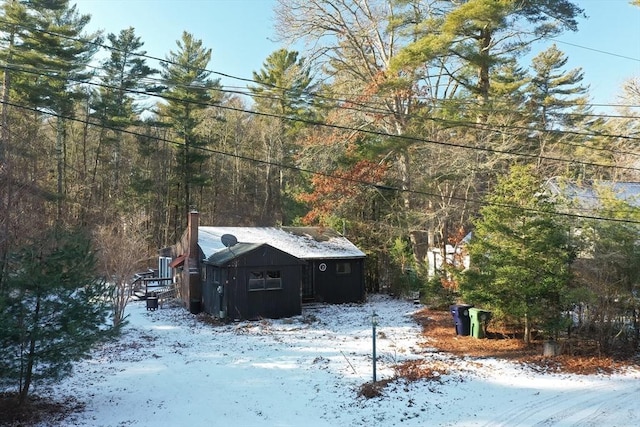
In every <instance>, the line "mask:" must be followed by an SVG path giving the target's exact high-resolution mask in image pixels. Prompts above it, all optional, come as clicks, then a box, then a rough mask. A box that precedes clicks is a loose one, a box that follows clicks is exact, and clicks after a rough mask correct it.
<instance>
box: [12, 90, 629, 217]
mask: <svg viewBox="0 0 640 427" xmlns="http://www.w3.org/2000/svg"><path fill="white" fill-rule="evenodd" d="M0 104H5V105H9V106H12V107H15V108H20V109H23V110H28V111H32V112H37V113H41V114H47V115H49V116H51V117H56V118H59V119H64V120H69V121H74V122H79V123H82V124H91V125H94V126H96V127H100V128H103V129H108V130H113V131H117V132H121V133H123V134H127V135H132V136H135V137H139V138H144V139H151V140H155V141H158V142H166V143H168V144H171V145H173V146H175V147H177V148H181V147H182V146H183V144H182V143H180V142H178V141H175V140H172V139H168V138H163V137H158V136H153V135H149V134H143V133H140V132H135V131H131V130H128V129H119V128H114V127H109V126H102V125H100V124H96V123H93V122H89V121H87V120H82V119H78V118H75V117H72V116H65V115H62V114H57V113H53V112H47V111H42V110H40V109H38V108H35V107H29V106H24V105H20V104H16V103H13V102H2V101H0ZM192 148H193V149H198V150H200V151H204V152H207V153H211V154H216V155H221V156H226V157H231V158H235V159H238V160H245V161H248V162H251V163H257V164H263V165H270V166H276V167H280V168H283V169H288V170H292V171H295V172H299V173H307V174H310V175H316V176H323V177H326V178H330V179H333V180H338V181H344V182H349V183H351V184H358V185H363V186H366V187H370V188H374V189H376V190H379V191H394V192H397V193H408V194H416V195H420V196H426V197H435V198H441V197H442V195H441V194H437V193H430V192H427V191H420V190H408V189H403V188H400V187H396V186H389V185H381V184H376V183H373V182H368V181H363V180H359V179H355V178H348V177H343V176H337V175H333V174H330V173H326V172H321V171H317V170H312V169H307V168H302V167H299V166H292V165H288V164H285V163H279V162H273V161H266V160H262V159H256V158H254V157H249V156H244V155H241V154H234V153H228V152H225V151H221V150H215V149H211V148H207V147H192ZM447 199H449V200H455V201H460V202H464V203H472V204H474V203H475V204H479V205H490V206H497V207H504V208H509V209H519V210H522V211H526V212H531V213H537V214H553V215H558V216H564V217H571V218H578V219H590V220H600V221H610V222H619V223H628V224H638V225H640V221H635V220H631V219H621V218H609V217H602V216H597V215H584V214H576V213H572V212H557V211H553V212H549V211H545V210H540V209H534V208H523V207H520V206H513V205H508V204H502V203H495V202H488V201H486V200H478V199H470V198H464V197H459V196H447Z"/></svg>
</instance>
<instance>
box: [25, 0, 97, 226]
mask: <svg viewBox="0 0 640 427" xmlns="http://www.w3.org/2000/svg"><path fill="white" fill-rule="evenodd" d="M24 4H25V5H26V7H27V16H28V19H27V21H26V22H25V23H24V24H23V30H24V34H23V35H22V43H21V44H20V49H19V52H18V53H16V55H15V58H16V61H19V63H20V66H19V67H16V71H15V73H14V78H13V83H12V88H13V89H14V90H15V91H16V92H17V94H18V96H19V97H20V98H21V99H22V100H23V102H27V103H28V104H29V105H32V106H35V107H37V108H41V109H44V110H46V111H49V112H51V113H52V114H53V115H54V116H55V123H56V139H55V145H54V157H55V160H56V168H55V169H56V180H57V182H56V189H57V193H58V197H59V198H58V205H57V215H58V219H61V218H60V217H61V216H62V206H63V204H62V202H63V200H64V195H65V191H66V190H65V183H66V162H65V157H66V150H67V147H66V138H67V134H66V120H65V118H66V117H69V116H72V115H73V113H74V106H75V102H76V101H77V100H78V99H80V98H82V97H84V94H83V93H82V92H81V91H78V90H75V89H74V88H77V86H78V83H79V82H83V81H86V80H88V78H89V76H90V74H89V72H88V71H87V65H88V63H89V62H90V61H91V59H92V58H93V55H94V54H95V52H96V51H97V49H98V43H99V42H100V38H99V36H98V34H90V35H86V34H84V33H83V31H84V27H85V26H86V25H87V24H88V23H89V20H90V15H81V14H80V13H79V12H78V11H77V6H76V5H73V6H70V5H69V1H68V0H29V1H25V2H24Z"/></svg>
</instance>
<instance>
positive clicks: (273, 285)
mask: <svg viewBox="0 0 640 427" xmlns="http://www.w3.org/2000/svg"><path fill="white" fill-rule="evenodd" d="M274 289H282V275H281V273H280V271H279V270H268V271H252V272H250V273H249V290H250V291H263V290H274Z"/></svg>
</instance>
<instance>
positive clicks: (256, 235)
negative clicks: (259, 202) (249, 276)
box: [198, 226, 365, 259]
mask: <svg viewBox="0 0 640 427" xmlns="http://www.w3.org/2000/svg"><path fill="white" fill-rule="evenodd" d="M224 234H231V235H233V236H235V237H236V239H237V240H238V242H239V243H267V244H269V245H271V246H273V247H274V248H277V249H280V250H281V251H283V252H287V253H289V254H291V255H293V256H295V257H296V258H300V259H321V258H324V259H326V258H336V259H337V258H363V257H364V256H365V254H364V252H362V251H361V250H360V249H358V248H357V247H356V246H355V245H354V244H353V243H351V242H350V241H349V240H348V239H347V238H346V237H344V236H342V235H340V234H339V233H337V232H336V231H334V230H332V229H329V228H320V227H283V228H276V227H209V226H200V227H198V244H199V245H200V249H202V252H204V256H205V258H209V257H210V256H211V255H213V254H214V253H216V252H218V251H220V250H222V249H225V246H224V245H223V244H222V241H221V240H220V238H221V237H222V236H223V235H224Z"/></svg>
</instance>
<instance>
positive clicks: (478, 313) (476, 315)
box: [469, 308, 491, 338]
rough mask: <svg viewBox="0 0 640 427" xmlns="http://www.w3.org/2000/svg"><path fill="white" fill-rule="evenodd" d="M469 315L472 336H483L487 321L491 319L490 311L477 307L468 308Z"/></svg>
mask: <svg viewBox="0 0 640 427" xmlns="http://www.w3.org/2000/svg"><path fill="white" fill-rule="evenodd" d="M469 317H470V318H471V333H470V335H471V336H472V337H474V338H484V337H485V329H486V328H487V322H489V319H491V312H490V311H486V310H482V309H479V308H470V309H469Z"/></svg>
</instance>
